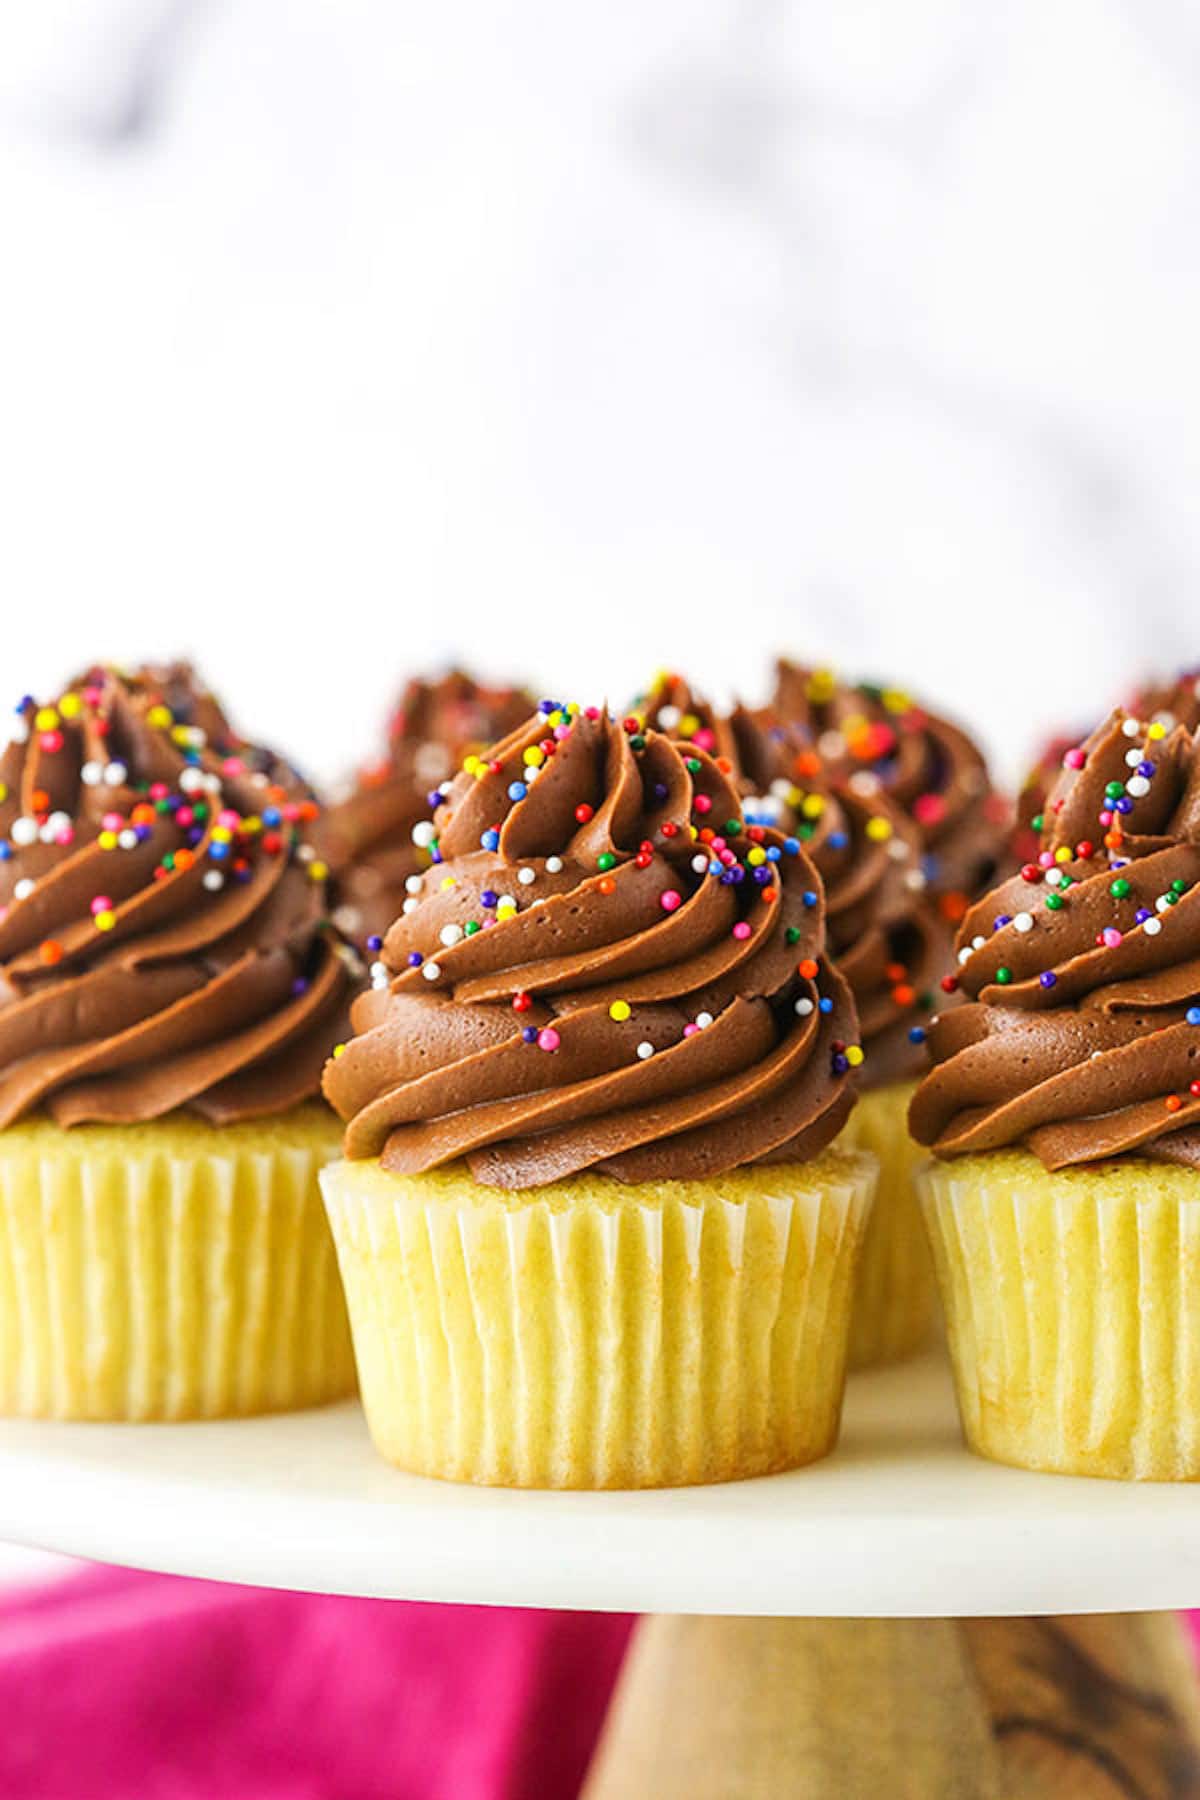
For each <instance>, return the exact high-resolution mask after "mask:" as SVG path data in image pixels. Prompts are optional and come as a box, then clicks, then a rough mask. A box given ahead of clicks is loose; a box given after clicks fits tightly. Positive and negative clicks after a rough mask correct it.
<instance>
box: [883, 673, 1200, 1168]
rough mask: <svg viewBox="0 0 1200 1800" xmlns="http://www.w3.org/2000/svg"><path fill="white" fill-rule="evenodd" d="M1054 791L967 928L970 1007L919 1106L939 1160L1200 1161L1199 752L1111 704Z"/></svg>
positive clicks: (943, 1033)
mask: <svg viewBox="0 0 1200 1800" xmlns="http://www.w3.org/2000/svg"><path fill="white" fill-rule="evenodd" d="M1067 762H1068V766H1067V767H1066V768H1065V769H1064V771H1063V774H1062V776H1061V778H1060V780H1059V782H1058V784H1057V786H1056V788H1055V789H1054V791H1053V793H1052V794H1051V796H1050V800H1049V802H1048V805H1047V808H1046V813H1045V830H1044V833H1043V838H1042V849H1041V851H1040V853H1039V856H1038V858H1037V860H1036V861H1035V862H1032V863H1030V864H1027V865H1026V866H1025V867H1024V868H1023V869H1022V871H1021V873H1020V874H1019V875H1016V876H1014V877H1013V878H1012V879H1011V880H1009V881H1007V882H1004V883H1003V884H1002V885H1001V886H1000V887H998V888H997V889H996V890H995V892H994V893H992V894H990V895H989V896H988V897H987V899H986V900H984V901H981V902H980V903H979V905H978V906H976V907H975V908H974V909H973V910H972V912H971V913H970V914H969V915H968V917H967V919H966V920H965V921H964V923H963V927H962V931H961V933H960V937H959V959H960V964H961V967H960V970H959V976H958V980H959V982H960V984H961V987H962V989H963V990H964V992H965V993H966V994H967V996H968V997H969V1002H970V1003H969V1004H966V1005H963V1006H961V1007H958V1008H956V1009H955V1010H954V1011H952V1012H950V1013H948V1014H946V1015H945V1016H944V1017H943V1018H941V1019H940V1020H938V1021H937V1022H936V1024H935V1025H934V1026H933V1027H932V1028H931V1031H930V1034H929V1044H930V1049H931V1051H932V1054H933V1057H934V1061H935V1063H936V1065H937V1066H936V1067H935V1068H934V1069H933V1070H932V1072H931V1073H930V1074H929V1075H928V1076H927V1077H926V1078H925V1080H924V1081H923V1082H922V1084H921V1087H920V1089H919V1090H918V1092H917V1095H916V1098H915V1099H914V1101H913V1106H912V1111H911V1115H910V1123H911V1126H912V1131H913V1135H914V1136H915V1137H916V1138H917V1139H918V1141H919V1142H921V1143H924V1144H929V1145H931V1146H932V1147H933V1149H934V1151H935V1152H936V1153H937V1154H938V1155H941V1156H956V1155H961V1154H964V1153H967V1152H972V1151H983V1150H995V1149H999V1148H1002V1147H1004V1146H1008V1145H1014V1144H1024V1145H1026V1146H1027V1147H1028V1148H1030V1149H1031V1150H1033V1151H1034V1152H1035V1153H1036V1154H1037V1155H1038V1156H1039V1157H1040V1158H1041V1159H1042V1161H1043V1163H1044V1164H1045V1165H1046V1167H1047V1168H1051V1169H1056V1168H1061V1167H1064V1166H1066V1165H1068V1164H1072V1163H1087V1162H1095V1161H1098V1160H1102V1159H1105V1158H1109V1157H1114V1156H1122V1155H1138V1156H1149V1157H1158V1158H1162V1159H1164V1160H1168V1161H1173V1162H1185V1163H1190V1164H1200V1005H1198V1004H1197V1000H1198V999H1200V752H1198V750H1197V741H1196V740H1195V739H1194V738H1193V737H1192V736H1191V735H1190V734H1189V732H1188V731H1187V730H1185V729H1184V728H1183V727H1182V726H1176V727H1175V728H1174V729H1173V730H1172V729H1168V728H1167V726H1166V725H1165V724H1164V723H1163V722H1162V721H1157V722H1151V723H1149V724H1146V723H1144V722H1143V721H1140V720H1138V719H1137V718H1135V717H1133V716H1132V715H1130V714H1128V713H1126V712H1124V711H1123V710H1120V709H1118V710H1117V711H1116V712H1114V713H1113V714H1112V715H1111V716H1110V718H1108V719H1107V720H1106V721H1105V722H1104V724H1103V725H1101V726H1100V727H1099V728H1098V729H1097V730H1096V731H1095V732H1093V733H1092V735H1091V737H1090V738H1089V739H1088V740H1087V742H1086V744H1085V745H1083V746H1082V747H1081V748H1080V749H1078V750H1077V751H1073V752H1068V758H1067Z"/></svg>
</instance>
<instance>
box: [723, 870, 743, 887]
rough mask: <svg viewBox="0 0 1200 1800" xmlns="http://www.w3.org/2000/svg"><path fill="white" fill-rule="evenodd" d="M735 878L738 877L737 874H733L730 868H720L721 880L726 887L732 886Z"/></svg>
mask: <svg viewBox="0 0 1200 1800" xmlns="http://www.w3.org/2000/svg"><path fill="white" fill-rule="evenodd" d="M739 873H740V871H739ZM737 878H738V877H737V875H735V874H734V872H733V870H732V869H722V870H721V880H722V881H723V882H724V884H725V886H726V887H732V886H733V884H734V882H735V881H736V880H737Z"/></svg>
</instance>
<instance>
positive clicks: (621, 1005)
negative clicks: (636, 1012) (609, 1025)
mask: <svg viewBox="0 0 1200 1800" xmlns="http://www.w3.org/2000/svg"><path fill="white" fill-rule="evenodd" d="M632 1011H633V1008H632V1006H630V1004H629V1002H628V1000H614V1001H613V1003H612V1005H611V1006H610V1007H609V1009H608V1016H609V1018H610V1019H615V1020H616V1021H617V1024H618V1025H623V1024H624V1022H625V1020H626V1019H627V1018H628V1017H629V1015H630V1013H631V1012H632Z"/></svg>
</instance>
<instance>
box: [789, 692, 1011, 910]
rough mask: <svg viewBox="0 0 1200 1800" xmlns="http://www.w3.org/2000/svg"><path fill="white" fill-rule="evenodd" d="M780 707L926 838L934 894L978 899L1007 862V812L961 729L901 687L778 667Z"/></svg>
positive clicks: (845, 772) (829, 757)
mask: <svg viewBox="0 0 1200 1800" xmlns="http://www.w3.org/2000/svg"><path fill="white" fill-rule="evenodd" d="M771 705H772V711H773V712H774V713H775V714H776V715H777V716H778V717H779V718H780V719H781V720H783V721H784V722H785V723H786V724H788V725H790V726H792V727H793V728H794V729H795V730H796V731H797V732H798V733H799V734H800V736H801V739H802V741H803V742H805V743H806V744H809V745H811V746H812V747H813V748H814V749H815V750H816V751H817V753H818V755H819V756H820V758H821V760H822V762H823V763H824V764H825V765H826V766H827V767H828V768H830V769H833V770H836V771H837V772H838V773H839V774H841V775H842V776H844V777H845V778H847V779H850V778H854V779H855V780H856V781H857V784H858V790H859V791H860V792H869V791H870V790H869V788H868V786H867V784H868V783H869V782H870V781H871V780H872V779H874V781H877V782H878V783H879V785H880V786H881V787H882V788H883V790H884V791H885V792H886V793H887V794H888V795H889V796H890V798H891V799H892V800H893V801H894V802H895V804H896V805H897V806H898V807H899V808H900V810H901V811H902V812H903V813H904V814H905V815H906V816H907V817H908V818H910V819H911V820H912V821H913V823H914V825H915V826H916V828H917V831H918V832H919V834H920V838H921V848H922V854H923V857H924V869H925V874H926V878H927V880H928V883H929V886H930V889H931V891H933V892H934V893H938V894H946V895H955V896H962V897H963V898H964V899H965V900H967V901H970V900H973V899H975V898H977V897H978V895H980V894H981V893H983V892H984V891H985V890H986V889H987V887H988V886H989V885H990V883H991V881H992V880H993V878H994V876H995V874H996V871H997V870H998V869H999V868H1001V867H1002V866H1003V865H1004V862H1005V855H1006V843H1005V840H1006V837H1007V834H1008V830H1009V812H1010V809H1009V806H1008V804H1007V802H1006V801H1005V800H1004V798H1003V797H1002V796H1001V795H1000V794H999V793H998V792H997V791H996V789H995V788H994V787H993V785H992V782H991V778H990V776H989V774H988V769H987V764H986V762H985V761H984V757H983V753H982V751H981V750H980V749H979V748H978V746H977V745H976V744H975V743H973V742H972V740H971V739H970V738H969V737H968V736H967V734H966V732H965V731H963V730H962V729H961V728H960V727H959V726H957V725H954V724H952V723H951V722H950V720H949V719H945V718H942V717H940V716H939V715H938V714H937V713H933V712H929V711H928V710H927V709H926V708H925V707H923V706H919V705H918V704H916V702H914V701H913V700H911V699H910V698H909V696H908V695H907V694H904V693H901V692H900V691H899V690H897V689H892V688H884V687H877V686H874V685H872V684H871V683H868V682H860V683H858V684H856V685H851V684H849V683H847V682H843V681H841V680H839V679H838V678H837V677H836V676H834V675H833V674H832V673H831V672H830V671H829V670H828V669H813V668H804V667H801V666H800V665H798V664H796V663H790V662H787V661H784V660H780V661H779V662H778V663H777V664H776V680H775V692H774V698H773V700H772V703H771Z"/></svg>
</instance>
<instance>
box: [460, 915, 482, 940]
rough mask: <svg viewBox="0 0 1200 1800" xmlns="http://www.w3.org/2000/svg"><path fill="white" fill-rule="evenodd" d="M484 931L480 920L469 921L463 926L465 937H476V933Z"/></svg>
mask: <svg viewBox="0 0 1200 1800" xmlns="http://www.w3.org/2000/svg"><path fill="white" fill-rule="evenodd" d="M482 930H483V927H482V925H481V924H480V923H479V920H478V919H468V920H467V922H466V924H465V925H464V926H463V936H464V937H474V936H475V933H476V932H477V931H482Z"/></svg>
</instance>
